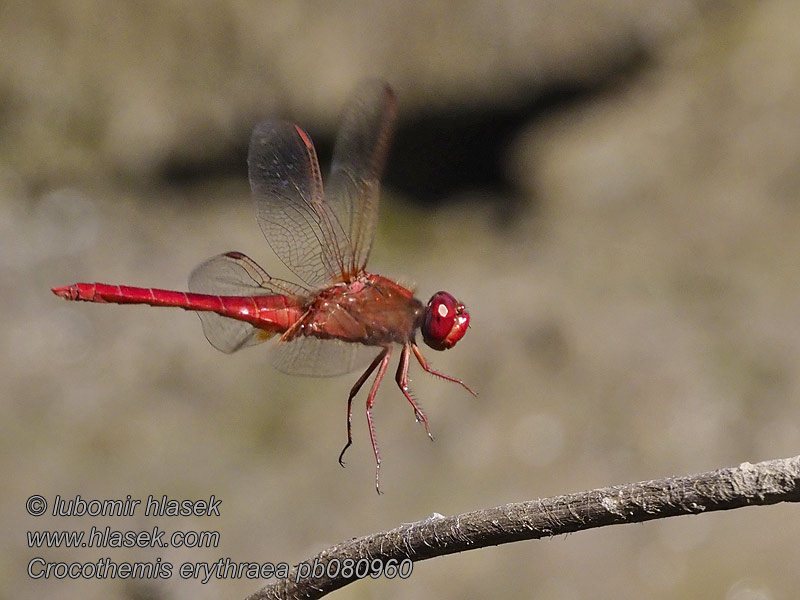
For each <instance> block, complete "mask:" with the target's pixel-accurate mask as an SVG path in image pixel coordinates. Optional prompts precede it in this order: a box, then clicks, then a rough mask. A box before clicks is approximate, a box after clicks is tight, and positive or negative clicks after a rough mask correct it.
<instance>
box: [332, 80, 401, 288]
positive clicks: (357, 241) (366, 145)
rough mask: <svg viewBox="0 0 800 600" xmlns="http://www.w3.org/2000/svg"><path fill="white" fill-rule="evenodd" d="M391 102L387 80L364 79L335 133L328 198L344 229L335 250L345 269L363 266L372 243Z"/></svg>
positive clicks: (350, 271)
mask: <svg viewBox="0 0 800 600" xmlns="http://www.w3.org/2000/svg"><path fill="white" fill-rule="evenodd" d="M395 106H396V102H395V96H394V93H393V92H392V90H391V88H390V87H389V86H388V85H387V84H386V83H384V82H382V81H378V80H367V81H365V82H364V83H362V84H361V85H360V86H359V87H358V89H357V90H356V93H355V95H354V97H353V100H352V102H351V103H350V104H349V105H348V107H347V109H346V110H345V113H344V118H343V120H342V125H341V128H340V130H339V135H338V136H337V138H336V145H335V146H334V149H333V161H332V164H331V176H330V179H329V180H328V182H327V184H326V198H327V203H328V205H329V206H330V208H331V210H332V212H333V214H334V215H336V219H337V221H338V223H339V224H340V225H341V227H342V229H343V230H344V232H345V234H346V238H345V239H346V243H344V244H342V243H340V248H339V250H338V254H339V255H340V256H342V259H343V264H342V265H341V266H342V270H343V272H344V273H345V274H353V275H354V274H356V273H358V272H360V271H361V270H363V269H364V267H365V266H366V263H367V259H368V258H369V253H370V250H371V248H372V240H373V238H374V237H375V227H376V224H377V219H378V199H379V195H380V178H381V175H382V174H383V169H384V165H385V163H386V155H387V153H388V148H389V141H390V138H391V134H392V131H393V128H394V121H395V113H396V110H395ZM340 241H341V240H340Z"/></svg>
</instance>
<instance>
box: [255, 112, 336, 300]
mask: <svg viewBox="0 0 800 600" xmlns="http://www.w3.org/2000/svg"><path fill="white" fill-rule="evenodd" d="M247 164H248V171H249V176H250V189H251V190H252V192H253V199H254V200H255V203H256V219H257V220H258V224H259V225H260V227H261V231H263V232H264V236H265V237H266V238H267V242H268V243H269V245H270V247H271V248H272V250H273V251H274V252H275V254H276V255H277V256H278V257H279V258H280V259H281V260H282V261H283V263H284V264H285V265H286V266H287V267H289V268H290V269H291V270H292V271H293V272H294V273H295V274H296V275H297V276H298V277H299V278H300V279H301V280H302V281H304V282H305V283H306V284H308V285H309V286H310V287H319V286H321V285H322V284H324V283H328V282H330V281H333V280H334V279H336V278H337V277H339V276H340V274H341V268H340V266H339V265H340V264H341V263H342V257H341V252H342V250H341V249H342V248H346V247H347V245H348V243H349V242H348V241H347V236H346V235H345V232H344V230H343V229H342V227H341V225H340V224H339V222H338V221H337V219H336V216H335V215H334V214H333V212H332V211H331V209H330V207H329V206H328V205H327V204H326V203H325V201H324V198H325V197H324V194H323V191H322V177H321V175H320V170H319V162H318V161H317V153H316V150H315V149H314V144H313V142H312V141H311V138H310V137H309V135H308V134H307V133H306V132H305V131H304V130H303V129H301V128H300V127H298V126H297V125H293V124H292V123H288V122H286V121H277V120H271V121H264V122H262V123H259V124H258V125H257V126H256V128H255V130H254V131H253V135H252V137H251V138H250V151H249V154H248V158H247Z"/></svg>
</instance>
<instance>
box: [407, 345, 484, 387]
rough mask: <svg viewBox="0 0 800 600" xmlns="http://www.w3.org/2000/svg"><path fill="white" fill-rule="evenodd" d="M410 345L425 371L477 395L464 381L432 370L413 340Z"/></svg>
mask: <svg viewBox="0 0 800 600" xmlns="http://www.w3.org/2000/svg"><path fill="white" fill-rule="evenodd" d="M410 345H411V350H412V351H413V352H414V356H416V357H417V361H419V364H420V366H421V367H422V368H423V369H425V371H427V372H428V373H430V374H431V375H436V377H441V378H442V379H444V380H446V381H452V382H453V383H457V384H458V385H460V386H461V387H463V388H464V389H465V390H467V391H468V392H469V393H470V394H472V395H473V396H477V395H478V394H476V393H475V392H473V391H472V390H471V389H470V388H469V386H468V385H467V384H466V383H464V382H463V381H461V380H460V379H456V378H455V377H450V376H449V375H445V374H444V373H439V371H434V370H433V369H432V368H431V366H430V365H429V364H428V361H427V360H425V357H424V356H422V352H420V351H419V348H418V347H417V345H416V344H415V343H414V342H411V343H410Z"/></svg>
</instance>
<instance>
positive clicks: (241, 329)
mask: <svg viewBox="0 0 800 600" xmlns="http://www.w3.org/2000/svg"><path fill="white" fill-rule="evenodd" d="M189 291H190V292H193V293H196V294H213V295H215V296H271V295H276V294H281V295H286V294H289V295H299V294H302V293H304V292H305V289H304V288H302V287H301V286H298V285H295V284H293V283H290V282H288V281H283V280H280V279H275V278H274V277H270V276H269V275H268V274H267V273H266V272H265V271H264V270H263V269H262V268H261V267H259V266H258V265H257V264H256V263H255V262H254V261H253V260H251V259H250V258H248V257H247V256H245V255H244V254H241V253H240V252H228V253H227V254H220V255H219V256H215V257H214V258H211V259H209V260H207V261H206V262H204V263H202V264H201V265H199V266H198V267H197V268H196V269H195V270H194V271H192V273H191V275H189ZM197 315H198V316H199V317H200V322H201V323H202V324H203V333H204V334H205V336H206V339H207V340H208V341H209V342H210V343H211V345H212V346H214V347H215V348H216V349H218V350H221V351H222V352H227V353H231V352H235V351H236V350H239V349H240V348H244V347H246V346H253V345H255V344H260V343H261V342H264V341H266V340H268V339H269V338H270V337H272V336H273V335H274V334H272V333H270V332H268V331H264V330H263V329H258V328H257V327H253V326H252V325H251V324H250V323H247V322H245V321H239V320H237V319H230V318H228V317H223V316H221V315H218V314H216V313H213V312H205V311H203V312H198V313H197Z"/></svg>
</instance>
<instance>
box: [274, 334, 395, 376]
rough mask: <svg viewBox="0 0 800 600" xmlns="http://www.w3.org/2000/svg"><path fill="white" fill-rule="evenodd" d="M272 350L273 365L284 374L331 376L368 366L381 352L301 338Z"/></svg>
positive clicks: (350, 344)
mask: <svg viewBox="0 0 800 600" xmlns="http://www.w3.org/2000/svg"><path fill="white" fill-rule="evenodd" d="M271 350H272V356H271V359H272V365H273V366H274V367H275V368H276V369H278V370H279V371H282V372H283V373H289V374H291V375H307V376H330V375H343V374H344V373H350V372H351V371H353V370H355V369H356V368H357V367H359V366H362V365H366V364H367V363H369V362H370V361H371V360H373V359H374V358H375V357H376V356H377V354H378V352H380V350H381V349H380V348H377V347H375V346H365V345H363V344H355V343H348V342H342V341H340V340H321V339H319V338H313V337H299V338H295V339H293V340H291V341H289V342H279V343H278V344H276V345H275V346H274V347H273V348H272V349H271Z"/></svg>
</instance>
